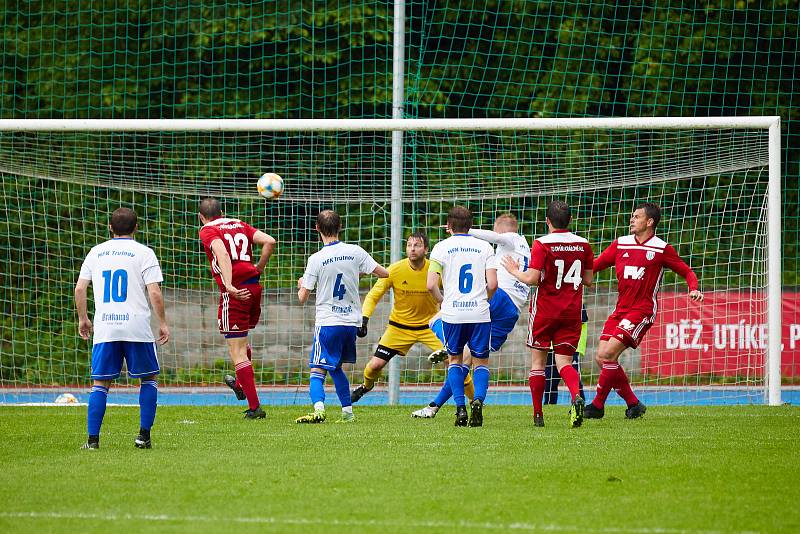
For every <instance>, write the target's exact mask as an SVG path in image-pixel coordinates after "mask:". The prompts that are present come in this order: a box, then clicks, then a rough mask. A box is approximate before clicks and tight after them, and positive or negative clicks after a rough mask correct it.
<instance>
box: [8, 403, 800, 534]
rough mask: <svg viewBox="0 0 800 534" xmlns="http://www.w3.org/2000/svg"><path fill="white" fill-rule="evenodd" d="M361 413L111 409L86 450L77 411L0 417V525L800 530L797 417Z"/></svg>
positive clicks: (694, 411) (673, 412)
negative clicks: (141, 441) (144, 422)
mask: <svg viewBox="0 0 800 534" xmlns="http://www.w3.org/2000/svg"><path fill="white" fill-rule="evenodd" d="M411 409H412V408H411V407H408V406H402V407H357V408H356V413H357V417H358V421H357V422H356V423H355V424H352V425H338V424H334V423H333V422H332V421H331V419H334V418H335V417H331V416H335V415H337V414H338V407H336V406H331V407H329V411H328V415H329V418H330V419H329V421H328V422H327V423H324V424H322V425H308V426H301V425H296V424H294V423H293V419H294V417H295V416H297V415H300V414H302V413H303V410H304V408H303V407H288V408H287V407H281V408H270V409H269V410H268V416H267V419H266V420H261V421H245V420H242V419H241V415H240V414H239V413H238V412H237V411H236V410H235V409H234V408H230V407H227V408H222V407H173V406H165V407H161V408H159V411H158V415H157V419H156V426H155V427H154V428H153V449H152V450H138V449H135V448H134V447H133V438H134V436H135V433H136V430H137V428H138V410H137V409H136V408H129V407H109V409H108V412H107V414H106V419H105V424H104V427H103V434H102V438H101V447H102V448H101V449H100V450H99V451H81V450H79V449H78V447H79V446H80V444H81V443H82V442H83V440H84V437H85V436H84V431H85V430H84V429H85V418H86V408H85V407H84V408H75V407H72V408H69V407H64V408H47V407H41V408H40V407H2V408H0V428H2V432H0V435H2V438H3V439H2V440H0V468H2V470H1V471H0V472H1V473H2V481H1V482H0V503H2V506H0V532H48V531H49V532H119V531H128V532H134V531H135V532H176V531H181V532H185V531H191V532H199V531H204V532H205V531H208V532H220V531H229V532H231V531H235V532H263V531H278V532H323V531H324V532H331V531H333V532H381V533H383V534H386V533H389V532H420V531H424V532H483V531H490V532H504V531H523V532H524V531H531V532H538V531H551V532H636V533H651V532H652V533H673V532H709V531H714V532H745V531H760V532H798V531H800V509H799V508H798V497H800V454H798V445H799V444H800V408H796V407H788V406H785V407H765V406H749V407H739V406H736V407H702V408H701V407H657V406H653V407H651V409H650V410H649V411H648V412H647V415H646V416H645V417H644V418H642V419H640V420H635V421H628V420H625V419H624V417H623V411H622V408H608V409H607V411H606V417H605V419H603V420H601V421H595V420H592V421H587V422H585V424H584V426H583V427H582V428H580V429H574V430H570V429H568V428H567V427H566V418H567V415H566V407H564V406H558V407H547V408H546V409H545V410H546V411H545V418H546V419H545V420H546V424H547V426H546V427H544V428H534V427H533V426H532V424H531V419H530V410H529V408H528V407H525V406H491V405H490V406H487V408H486V410H485V426H484V427H483V428H454V427H453V416H452V412H453V410H452V408H449V407H448V408H446V409H444V410H442V412H440V414H439V416H438V417H437V418H436V419H433V420H414V419H411V418H410V417H409V413H410V411H411Z"/></svg>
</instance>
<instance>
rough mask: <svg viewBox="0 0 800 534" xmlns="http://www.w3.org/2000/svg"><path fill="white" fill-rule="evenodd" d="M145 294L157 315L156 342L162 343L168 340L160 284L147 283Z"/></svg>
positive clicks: (167, 328)
mask: <svg viewBox="0 0 800 534" xmlns="http://www.w3.org/2000/svg"><path fill="white" fill-rule="evenodd" d="M147 296H148V297H150V304H152V305H153V311H155V312H156V317H158V344H159V345H163V344H165V343H166V342H167V341H169V327H168V326H167V315H166V313H165V312H164V296H163V295H162V294H161V286H159V285H158V283H152V284H147Z"/></svg>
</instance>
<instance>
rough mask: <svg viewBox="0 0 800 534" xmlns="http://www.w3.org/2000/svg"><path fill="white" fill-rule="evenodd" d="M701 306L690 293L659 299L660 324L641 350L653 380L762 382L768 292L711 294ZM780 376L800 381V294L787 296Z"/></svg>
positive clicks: (668, 294)
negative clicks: (718, 378) (749, 379)
mask: <svg viewBox="0 0 800 534" xmlns="http://www.w3.org/2000/svg"><path fill="white" fill-rule="evenodd" d="M704 296H705V300H703V302H702V303H696V302H692V301H691V300H689V296H688V294H687V293H664V294H662V295H660V296H659V298H658V315H657V316H656V322H655V324H654V325H653V327H652V328H651V329H650V332H648V334H647V336H646V337H645V339H644V341H643V342H642V344H641V350H642V372H643V373H645V374H646V375H650V376H661V377H664V376H691V375H698V374H701V373H705V374H714V375H717V376H730V377H733V376H739V377H752V378H753V379H754V380H756V381H760V377H761V376H762V375H763V369H764V358H765V357H766V348H767V335H766V333H767V330H766V326H765V325H764V323H765V322H766V318H767V302H766V295H765V294H764V293H763V292H716V293H715V292H709V293H705V294H704ZM782 314H783V321H782V323H783V325H782V326H783V327H782V332H781V334H782V335H781V342H782V343H783V351H782V364H781V374H782V375H783V376H800V293H784V294H783V306H782Z"/></svg>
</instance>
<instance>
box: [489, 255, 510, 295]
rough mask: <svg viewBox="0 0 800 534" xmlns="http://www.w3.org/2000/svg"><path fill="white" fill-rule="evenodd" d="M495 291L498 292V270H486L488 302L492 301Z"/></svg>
mask: <svg viewBox="0 0 800 534" xmlns="http://www.w3.org/2000/svg"><path fill="white" fill-rule="evenodd" d="M506 257H508V256H506ZM495 291H497V269H486V300H492V297H493V296H494V292H495Z"/></svg>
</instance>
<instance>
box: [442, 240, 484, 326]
mask: <svg viewBox="0 0 800 534" xmlns="http://www.w3.org/2000/svg"><path fill="white" fill-rule="evenodd" d="M431 260H432V261H435V262H436V263H438V264H439V265H441V266H442V285H443V286H444V301H443V302H442V320H443V321H444V322H446V323H451V324H464V323H488V322H489V321H491V316H490V314H489V301H488V299H487V293H486V269H495V264H494V249H493V248H492V245H490V244H489V243H487V242H486V241H481V240H480V239H478V238H477V237H473V236H471V235H468V234H455V235H453V236H451V237H448V238H447V239H445V240H444V241H440V242H439V243H436V246H434V247H433V250H432V251H431Z"/></svg>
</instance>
